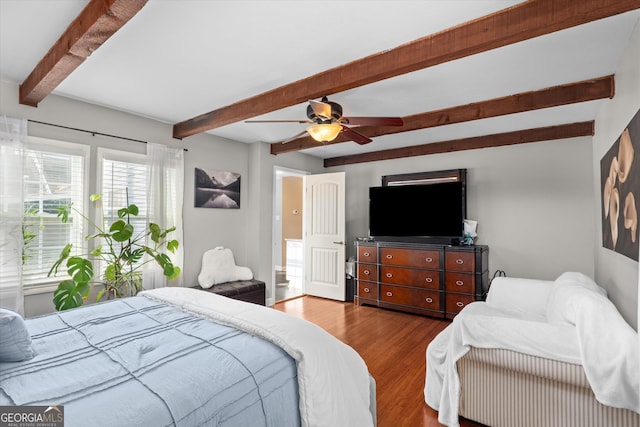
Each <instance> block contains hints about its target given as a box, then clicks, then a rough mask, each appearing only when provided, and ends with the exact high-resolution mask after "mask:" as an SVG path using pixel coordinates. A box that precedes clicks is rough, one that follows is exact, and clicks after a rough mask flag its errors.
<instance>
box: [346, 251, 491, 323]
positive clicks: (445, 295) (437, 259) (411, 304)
mask: <svg viewBox="0 0 640 427" xmlns="http://www.w3.org/2000/svg"><path fill="white" fill-rule="evenodd" d="M356 249H357V254H358V258H357V265H358V268H357V293H356V303H357V304H358V305H362V304H370V305H375V306H378V307H384V308H391V309H396V310H402V311H408V312H411V313H417V314H424V315H428V316H435V317H445V318H448V319H452V318H453V317H454V316H455V315H456V314H458V313H459V312H460V310H462V308H463V307H464V306H466V305H467V304H469V303H471V302H473V301H479V300H481V299H482V295H483V292H484V291H486V289H487V287H488V283H489V270H488V265H489V262H488V256H489V248H488V247H487V246H485V245H471V246H450V245H439V244H427V243H406V242H404V243H403V242H363V241H358V242H356Z"/></svg>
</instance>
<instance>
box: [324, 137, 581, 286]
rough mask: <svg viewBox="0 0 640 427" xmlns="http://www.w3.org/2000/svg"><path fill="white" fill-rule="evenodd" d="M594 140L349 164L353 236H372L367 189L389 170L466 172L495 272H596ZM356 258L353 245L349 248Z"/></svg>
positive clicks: (470, 210)
mask: <svg viewBox="0 0 640 427" xmlns="http://www.w3.org/2000/svg"><path fill="white" fill-rule="evenodd" d="M590 141H591V139H590V138H589V137H582V138H572V139H566V140H558V141H547V142H538V143H530V144H523V145H516V146H509V147H500V148H489V149H480V150H470V151H462V152H457V153H446V154H437V155H430V156H421V157H412V158H406V159H398V160H390V161H384V162H371V163H363V164H358V165H349V166H346V167H344V168H333V169H334V170H341V169H344V170H346V172H347V235H348V238H349V239H350V240H351V241H353V240H354V239H355V237H358V236H366V235H367V230H368V212H367V206H368V187H370V186H376V185H380V183H381V182H380V178H381V176H382V175H391V174H400V173H410V172H423V171H434V170H444V169H459V168H466V169H467V216H468V218H470V219H474V220H476V221H478V234H479V237H478V239H477V240H476V243H478V244H486V245H489V269H490V274H491V275H493V273H494V271H495V270H496V269H500V270H504V271H506V273H507V275H508V276H512V277H529V278H540V279H555V278H556V277H557V276H558V275H560V273H562V272H564V271H581V272H584V273H585V274H588V275H589V276H592V277H593V274H594V270H593V250H594V249H593V222H594V212H593V206H594V204H593V198H594V195H593V187H592V177H591V164H592V161H591V155H592V153H591V144H590ZM349 249H350V250H351V255H354V252H355V251H354V248H353V247H351V248H349Z"/></svg>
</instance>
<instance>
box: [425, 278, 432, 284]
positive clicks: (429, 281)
mask: <svg viewBox="0 0 640 427" xmlns="http://www.w3.org/2000/svg"><path fill="white" fill-rule="evenodd" d="M424 280H425V281H426V282H427V283H431V282H433V279H432V278H431V277H427V278H426V279H424Z"/></svg>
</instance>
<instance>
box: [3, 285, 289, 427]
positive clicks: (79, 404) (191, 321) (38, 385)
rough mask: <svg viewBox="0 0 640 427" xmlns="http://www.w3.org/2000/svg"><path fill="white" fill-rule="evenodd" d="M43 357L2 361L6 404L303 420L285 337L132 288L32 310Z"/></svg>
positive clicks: (117, 421) (168, 416) (256, 421)
mask: <svg viewBox="0 0 640 427" xmlns="http://www.w3.org/2000/svg"><path fill="white" fill-rule="evenodd" d="M26 323H27V327H28V329H29V332H30V333H31V336H32V339H33V348H34V350H35V352H36V353H37V354H36V357H34V358H33V359H31V360H29V361H26V362H16V363H0V405H64V414H65V425H66V426H67V427H74V426H129V425H130V426H137V427H146V426H173V425H176V426H189V427H191V426H229V427H230V426H233V427H237V426H251V427H253V426H278V427H280V426H297V425H300V415H299V409H298V384H297V374H296V365H295V361H294V360H293V359H292V358H291V357H290V356H288V355H287V354H286V353H285V352H284V351H283V350H282V349H280V348H279V347H278V346H276V345H274V344H272V343H270V342H267V341H265V340H263V339H260V338H257V337H254V336H252V335H249V334H247V333H244V332H241V331H238V330H236V329H234V328H231V327H228V326H223V325H219V324H216V323H213V322H211V321H210V320H206V319H201V318H198V317H194V316H192V315H190V314H187V313H184V312H182V311H180V310H179V309H177V308H175V307H173V306H170V305H166V304H163V303H158V302H155V301H152V300H149V299H147V298H144V297H133V298H127V299H121V300H115V301H109V302H106V303H102V304H95V305H91V306H86V307H83V308H80V309H76V310H70V311H67V312H61V313H54V314H51V315H47V316H43V317H39V318H34V319H28V320H26Z"/></svg>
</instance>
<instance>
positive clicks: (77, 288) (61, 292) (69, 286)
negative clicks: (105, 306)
mask: <svg viewBox="0 0 640 427" xmlns="http://www.w3.org/2000/svg"><path fill="white" fill-rule="evenodd" d="M89 289H90V288H89V284H88V283H86V282H83V283H76V282H74V281H73V280H65V281H63V282H60V284H58V287H57V288H56V290H55V291H54V292H53V303H54V305H55V307H56V310H58V311H61V310H68V309H70V308H76V307H80V306H81V305H82V303H83V302H84V300H85V299H86V298H87V297H88V296H89Z"/></svg>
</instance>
